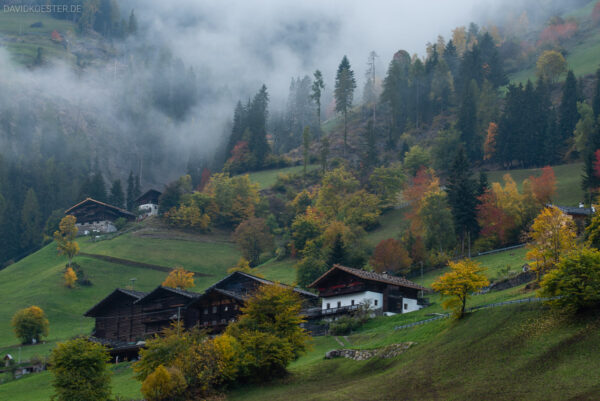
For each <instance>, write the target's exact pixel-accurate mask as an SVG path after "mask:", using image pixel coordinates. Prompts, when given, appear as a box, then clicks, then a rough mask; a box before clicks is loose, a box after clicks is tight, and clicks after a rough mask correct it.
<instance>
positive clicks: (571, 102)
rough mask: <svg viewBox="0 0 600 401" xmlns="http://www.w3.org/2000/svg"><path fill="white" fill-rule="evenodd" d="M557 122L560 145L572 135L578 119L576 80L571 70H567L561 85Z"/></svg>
mask: <svg viewBox="0 0 600 401" xmlns="http://www.w3.org/2000/svg"><path fill="white" fill-rule="evenodd" d="M558 119H559V120H558V121H559V122H558V124H559V132H560V137H561V140H562V142H561V145H563V146H564V144H565V142H566V141H567V140H569V139H570V138H571V137H572V136H573V131H574V130H575V125H576V124H577V121H579V113H578V112H577V80H576V79H575V74H573V71H569V72H568V74H567V79H566V80H565V85H564V87H563V94H562V99H561V102H560V108H559V112H558Z"/></svg>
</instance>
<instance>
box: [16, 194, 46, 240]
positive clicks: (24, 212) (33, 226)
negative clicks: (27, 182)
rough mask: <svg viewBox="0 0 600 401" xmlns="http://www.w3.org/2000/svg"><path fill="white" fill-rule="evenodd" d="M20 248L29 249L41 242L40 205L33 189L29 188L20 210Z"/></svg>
mask: <svg viewBox="0 0 600 401" xmlns="http://www.w3.org/2000/svg"><path fill="white" fill-rule="evenodd" d="M21 228H22V231H21V246H22V248H23V249H31V248H34V247H36V246H38V245H40V244H41V242H42V213H41V212H40V204H39V202H38V199H37V196H36V194H35V191H34V190H33V188H29V190H28V191H27V194H26V195H25V200H24V202H23V208H22V209H21Z"/></svg>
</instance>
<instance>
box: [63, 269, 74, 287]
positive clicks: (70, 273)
mask: <svg viewBox="0 0 600 401" xmlns="http://www.w3.org/2000/svg"><path fill="white" fill-rule="evenodd" d="M63 278H64V279H65V287H67V288H73V287H75V282H76V281H77V273H75V270H73V269H72V268H71V267H67V270H65V274H63Z"/></svg>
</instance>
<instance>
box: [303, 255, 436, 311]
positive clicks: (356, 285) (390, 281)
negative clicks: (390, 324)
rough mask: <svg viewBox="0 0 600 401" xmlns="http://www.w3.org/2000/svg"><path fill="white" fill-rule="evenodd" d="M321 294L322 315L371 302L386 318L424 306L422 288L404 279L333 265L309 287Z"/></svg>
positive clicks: (424, 289) (355, 307) (352, 308)
mask: <svg viewBox="0 0 600 401" xmlns="http://www.w3.org/2000/svg"><path fill="white" fill-rule="evenodd" d="M309 287H310V288H315V289H317V290H318V291H319V295H320V297H321V299H322V302H321V312H322V314H323V315H328V314H332V315H334V314H338V313H346V312H348V311H351V310H354V309H358V306H359V305H360V304H364V303H369V304H370V306H371V308H372V309H374V310H380V311H381V312H382V313H383V314H385V315H394V314H396V313H408V312H413V311H416V310H419V309H421V308H422V307H423V303H422V302H421V297H420V296H419V293H420V292H422V291H426V290H427V289H426V288H425V287H422V286H420V285H418V284H416V283H413V282H412V281H409V280H407V279H405V278H403V277H397V276H392V275H389V274H385V273H384V274H379V273H374V272H369V271H366V270H361V269H354V268H351V267H346V266H341V265H334V266H333V267H332V268H331V269H329V270H328V271H327V272H325V273H324V274H323V275H322V276H321V277H319V278H318V279H317V280H315V281H314V282H313V283H312V284H310V285H309Z"/></svg>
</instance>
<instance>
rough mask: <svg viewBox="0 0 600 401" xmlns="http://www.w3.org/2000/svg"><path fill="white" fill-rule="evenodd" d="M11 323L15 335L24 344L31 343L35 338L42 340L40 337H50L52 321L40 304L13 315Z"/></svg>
mask: <svg viewBox="0 0 600 401" xmlns="http://www.w3.org/2000/svg"><path fill="white" fill-rule="evenodd" d="M11 324H12V326H13V329H14V331H15V335H16V336H17V337H18V338H20V339H21V342H22V343H23V344H31V343H32V342H33V340H36V341H40V338H42V337H48V328H49V327H50V323H49V322H48V319H47V318H46V314H45V313H44V311H43V310H42V308H40V307H39V306H35V305H32V306H30V307H29V308H25V309H21V310H20V311H18V312H17V313H15V315H14V316H13V318H12V321H11Z"/></svg>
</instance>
